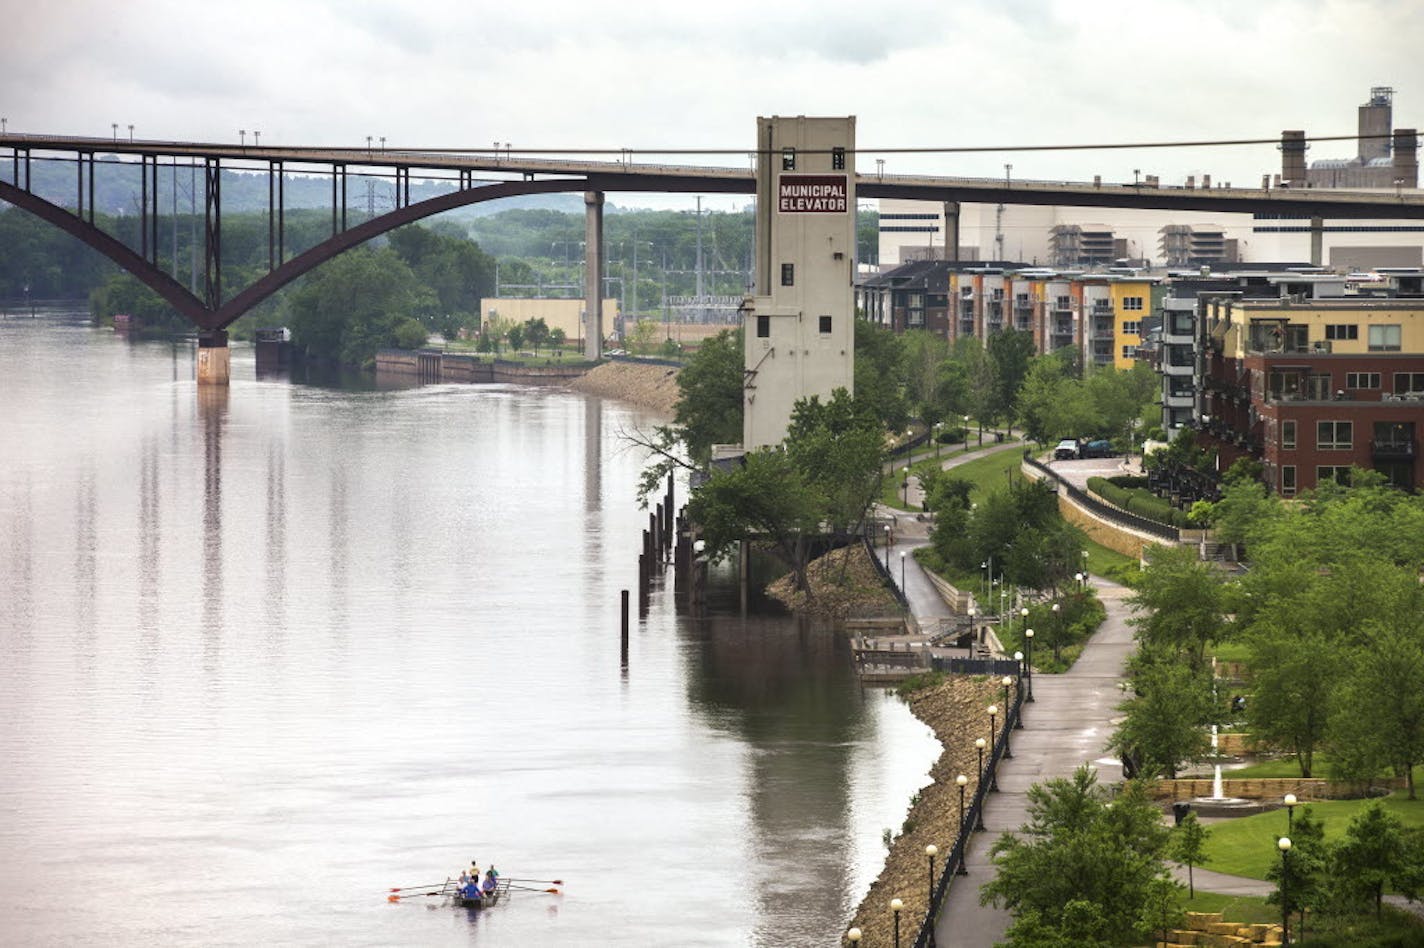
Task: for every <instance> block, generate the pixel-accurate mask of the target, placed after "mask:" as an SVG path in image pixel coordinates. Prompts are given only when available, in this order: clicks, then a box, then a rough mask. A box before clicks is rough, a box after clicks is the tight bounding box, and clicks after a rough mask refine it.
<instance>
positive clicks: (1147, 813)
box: [980, 767, 1167, 948]
mask: <svg viewBox="0 0 1424 948" xmlns="http://www.w3.org/2000/svg"><path fill="white" fill-rule="evenodd" d="M1109 802H1111V805H1109ZM1028 815H1029V821H1028V823H1026V824H1025V825H1024V826H1023V827H1021V828H1020V830H1019V832H1018V833H1017V834H1009V833H1006V834H1004V835H1003V836H1001V837H1000V838H999V839H998V840H997V841H996V842H995V843H994V846H993V849H992V850H991V854H992V858H993V861H994V864H995V868H996V870H997V871H996V874H995V877H994V878H993V879H992V880H991V881H990V882H989V883H987V884H986V885H985V886H984V887H983V889H982V890H981V895H980V900H981V901H982V902H984V903H985V904H993V905H997V906H1000V907H1004V908H1007V909H1008V910H1009V911H1010V912H1012V913H1013V916H1014V922H1013V924H1012V925H1011V926H1010V927H1009V931H1008V942H1007V943H1008V944H1009V945H1012V946H1024V948H1027V946H1038V945H1045V944H1048V945H1058V944H1063V945H1067V944H1077V945H1131V944H1135V943H1137V941H1138V940H1139V939H1140V938H1141V937H1142V935H1144V934H1145V933H1146V932H1147V931H1150V929H1151V925H1150V923H1148V922H1147V921H1146V916H1147V915H1148V914H1149V911H1148V908H1149V906H1150V905H1151V903H1152V897H1153V892H1154V886H1153V881H1154V880H1156V879H1160V878H1163V877H1164V876H1165V872H1166V869H1165V865H1164V863H1163V854H1164V847H1165V845H1166V842H1167V830H1166V829H1165V828H1164V827H1162V825H1161V813H1160V811H1159V810H1158V809H1157V807H1156V806H1155V805H1154V804H1153V803H1152V802H1151V801H1150V800H1149V799H1148V798H1147V795H1146V792H1145V790H1144V789H1143V787H1142V786H1141V785H1140V784H1138V783H1136V782H1131V783H1128V784H1127V785H1126V786H1125V787H1124V789H1123V791H1122V792H1121V793H1120V794H1119V795H1118V796H1117V798H1116V799H1115V800H1111V801H1110V798H1109V797H1108V795H1107V794H1106V793H1105V792H1104V791H1103V789H1102V788H1100V787H1099V786H1098V785H1097V778H1096V777H1095V776H1094V774H1093V772H1092V771H1091V770H1090V769H1089V768H1088V767H1079V768H1078V770H1077V771H1075V772H1074V774H1073V776H1072V777H1071V778H1068V779H1054V780H1048V781H1046V782H1044V783H1040V784H1035V785H1033V786H1032V787H1030V788H1029V790H1028Z"/></svg>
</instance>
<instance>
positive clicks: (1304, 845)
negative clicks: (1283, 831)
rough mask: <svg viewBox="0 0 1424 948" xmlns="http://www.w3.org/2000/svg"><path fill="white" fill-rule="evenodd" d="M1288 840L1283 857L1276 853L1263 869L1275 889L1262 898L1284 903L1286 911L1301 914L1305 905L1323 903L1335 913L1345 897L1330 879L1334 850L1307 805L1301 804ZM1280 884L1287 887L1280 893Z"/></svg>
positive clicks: (1320, 907)
mask: <svg viewBox="0 0 1424 948" xmlns="http://www.w3.org/2000/svg"><path fill="white" fill-rule="evenodd" d="M1290 841H1291V848H1290V852H1289V853H1288V854H1287V855H1286V856H1285V857H1284V858H1281V857H1280V856H1277V858H1276V859H1275V860H1274V861H1272V863H1271V865H1270V867H1269V868H1268V869H1267V870H1266V879H1267V880H1268V881H1270V882H1274V883H1276V890H1275V891H1274V892H1272V893H1271V894H1270V895H1268V896H1266V901H1267V902H1270V903H1272V904H1274V905H1282V904H1284V910H1285V911H1286V912H1288V913H1290V914H1292V915H1299V916H1300V917H1301V918H1304V917H1305V912H1306V910H1307V909H1315V910H1326V909H1327V906H1329V907H1330V909H1333V910H1334V913H1335V914H1339V912H1340V910H1341V909H1342V908H1343V907H1344V905H1345V900H1344V899H1343V898H1342V896H1343V892H1341V890H1340V889H1339V887H1338V886H1336V885H1335V884H1333V883H1332V881H1331V876H1332V875H1333V874H1334V873H1335V872H1336V870H1335V869H1334V868H1332V867H1333V865H1334V863H1335V852H1334V851H1333V850H1332V848H1331V846H1330V845H1329V844H1328V843H1327V842H1326V841H1325V823H1324V822H1323V821H1322V820H1320V819H1318V818H1316V817H1315V815H1314V814H1313V813H1312V812H1311V808H1310V807H1309V806H1304V807H1301V812H1300V813H1298V814H1297V815H1296V816H1295V818H1294V820H1293V823H1292V826H1291V830H1290ZM1283 881H1284V882H1285V883H1286V884H1285V885H1284V886H1283V885H1282V882H1283ZM1282 888H1284V889H1286V890H1287V891H1286V892H1284V893H1282V891H1281V890H1282Z"/></svg>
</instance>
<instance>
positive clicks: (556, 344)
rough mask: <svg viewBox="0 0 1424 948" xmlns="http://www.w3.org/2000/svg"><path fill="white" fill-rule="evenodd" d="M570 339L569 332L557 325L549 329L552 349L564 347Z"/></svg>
mask: <svg viewBox="0 0 1424 948" xmlns="http://www.w3.org/2000/svg"><path fill="white" fill-rule="evenodd" d="M568 340H569V337H568V334H567V333H565V332H564V331H563V330H562V329H559V328H557V327H556V328H554V329H550V330H549V347H550V348H551V349H562V348H563V347H564V343H566V342H568Z"/></svg>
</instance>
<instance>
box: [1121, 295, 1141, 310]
mask: <svg viewBox="0 0 1424 948" xmlns="http://www.w3.org/2000/svg"><path fill="white" fill-rule="evenodd" d="M1122 308H1123V309H1141V308H1142V297H1140V296H1124V297H1123V298H1122Z"/></svg>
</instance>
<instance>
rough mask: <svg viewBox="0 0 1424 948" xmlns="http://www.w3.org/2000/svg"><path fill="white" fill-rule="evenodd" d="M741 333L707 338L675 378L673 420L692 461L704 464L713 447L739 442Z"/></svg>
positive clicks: (741, 365)
mask: <svg viewBox="0 0 1424 948" xmlns="http://www.w3.org/2000/svg"><path fill="white" fill-rule="evenodd" d="M742 369H743V358H742V330H740V329H737V330H734V331H729V330H723V331H722V332H720V333H718V334H717V335H716V336H713V337H712V338H711V339H708V340H707V341H706V342H704V343H703V344H702V346H701V347H700V348H699V349H698V350H697V352H696V354H695V355H693V356H692V358H691V359H689V360H688V361H687V365H685V366H683V368H682V371H681V372H679V373H678V376H677V387H678V390H679V393H680V394H679V396H678V400H677V407H676V410H675V414H674V421H675V423H676V425H677V427H678V429H679V434H680V438H681V440H682V442H683V444H684V445H685V446H686V448H687V454H688V457H690V458H691V459H692V460H693V461H696V462H702V461H705V460H706V459H707V458H708V457H709V456H710V455H711V451H712V445H714V444H736V443H738V442H740V441H741V440H742V398H743V392H742Z"/></svg>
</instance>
